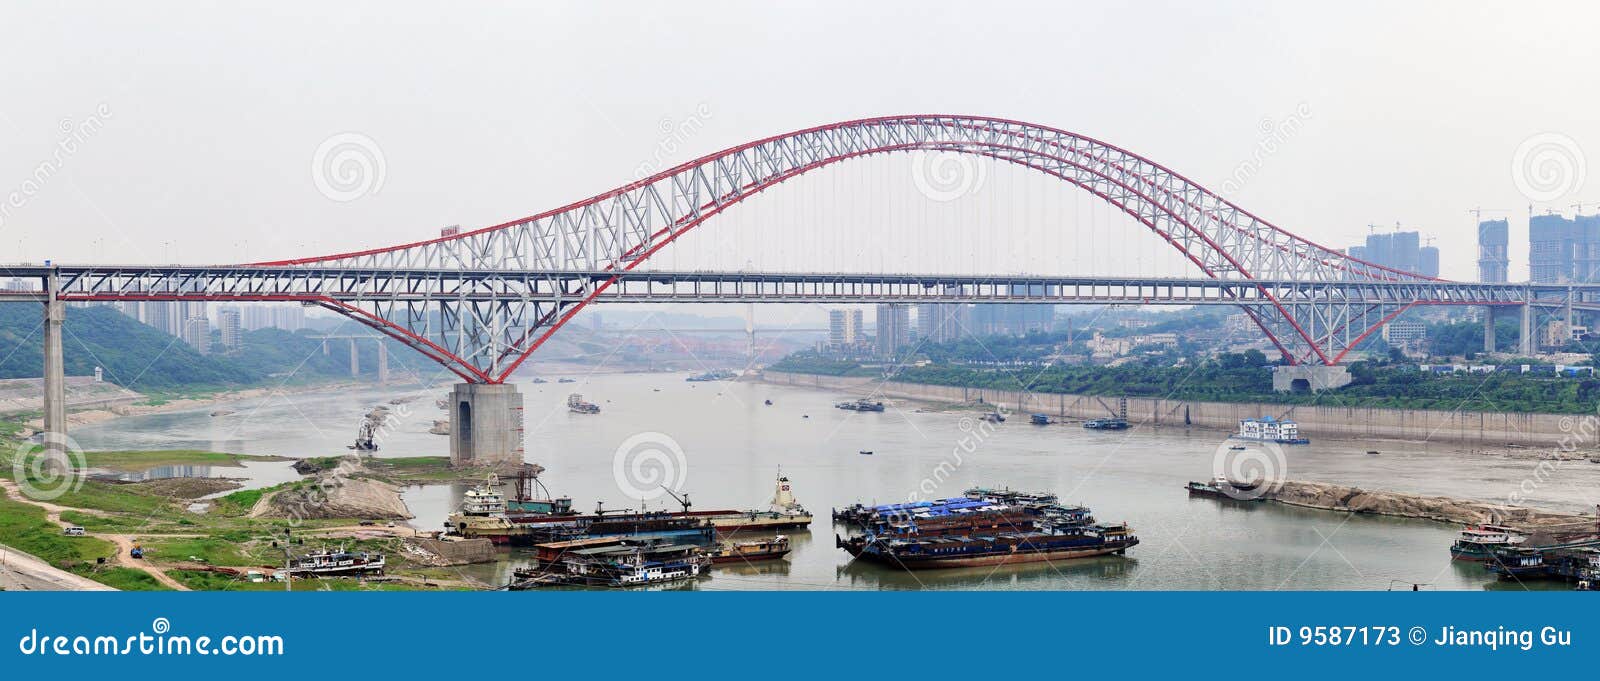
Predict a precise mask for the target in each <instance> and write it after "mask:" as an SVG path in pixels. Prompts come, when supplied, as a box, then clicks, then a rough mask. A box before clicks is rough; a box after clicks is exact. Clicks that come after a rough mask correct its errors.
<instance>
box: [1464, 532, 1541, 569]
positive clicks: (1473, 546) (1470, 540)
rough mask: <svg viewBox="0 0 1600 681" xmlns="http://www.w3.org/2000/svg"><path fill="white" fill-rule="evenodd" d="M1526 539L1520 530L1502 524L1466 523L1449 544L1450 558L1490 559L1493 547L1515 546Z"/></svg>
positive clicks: (1468, 559) (1479, 561)
mask: <svg viewBox="0 0 1600 681" xmlns="http://www.w3.org/2000/svg"><path fill="white" fill-rule="evenodd" d="M1527 540H1528V538H1527V536H1526V535H1524V534H1522V532H1521V531H1520V530H1517V529H1515V528H1511V527H1506V526H1504V525H1487V524H1484V525H1468V526H1467V527H1465V528H1463V529H1462V530H1461V534H1460V535H1459V536H1457V537H1456V541H1455V543H1453V544H1451V545H1450V559H1451V560H1465V561H1471V562H1475V563H1481V562H1484V561H1487V560H1490V559H1492V558H1493V557H1494V555H1495V549H1498V548H1516V547H1517V545H1518V544H1521V543H1523V542H1525V541H1527Z"/></svg>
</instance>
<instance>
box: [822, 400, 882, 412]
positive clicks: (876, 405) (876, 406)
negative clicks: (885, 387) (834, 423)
mask: <svg viewBox="0 0 1600 681" xmlns="http://www.w3.org/2000/svg"><path fill="white" fill-rule="evenodd" d="M833 406H834V408H836V409H843V410H845V411H883V409H884V407H883V403H882V402H873V401H870V400H856V401H854V402H840V403H838V404H835V405H833Z"/></svg>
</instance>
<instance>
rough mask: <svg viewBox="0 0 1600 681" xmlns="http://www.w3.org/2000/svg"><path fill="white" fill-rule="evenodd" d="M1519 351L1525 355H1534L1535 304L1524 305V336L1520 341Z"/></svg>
mask: <svg viewBox="0 0 1600 681" xmlns="http://www.w3.org/2000/svg"><path fill="white" fill-rule="evenodd" d="M1518 343H1519V346H1518V352H1520V353H1522V355H1523V356H1524V357H1532V356H1533V306H1532V305H1523V306H1522V338H1521V339H1520V340H1519V341H1518Z"/></svg>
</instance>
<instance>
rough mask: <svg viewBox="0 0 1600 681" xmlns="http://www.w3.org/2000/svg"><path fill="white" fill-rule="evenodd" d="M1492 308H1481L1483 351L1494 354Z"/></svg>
mask: <svg viewBox="0 0 1600 681" xmlns="http://www.w3.org/2000/svg"><path fill="white" fill-rule="evenodd" d="M1494 341H1495V338H1494V306H1493V305H1490V306H1489V307H1485V308H1483V351H1484V352H1494V351H1495V350H1494Z"/></svg>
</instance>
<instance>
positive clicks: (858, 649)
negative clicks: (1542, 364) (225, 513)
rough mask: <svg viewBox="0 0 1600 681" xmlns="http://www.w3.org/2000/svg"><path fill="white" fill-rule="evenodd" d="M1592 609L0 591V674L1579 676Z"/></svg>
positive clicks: (1176, 597)
mask: <svg viewBox="0 0 1600 681" xmlns="http://www.w3.org/2000/svg"><path fill="white" fill-rule="evenodd" d="M1590 605H1591V604H1590V603H1589V601H1588V597H1587V595H1585V594H1580V593H1573V592H1565V593H1429V592H1422V593H1411V592H1404V593H1213V592H1206V593H1198V592H1184V593H1157V592H1138V593H1106V592H1093V593H1076V592H1038V593H1020V592H1010V593H948V592H945V593H940V592H921V593H875V594H874V593H866V594H863V593H797V592H782V593H757V592H748V593H670V592H669V593H637V592H632V593H630V592H606V593H562V592H527V593H453V594H428V593H381V594H375V593H362V594H351V593H295V594H241V593H192V594H140V593H123V594H83V593H60V594H37V593H8V594H4V595H0V635H3V637H4V638H3V640H0V643H3V646H0V649H3V650H4V652H3V653H0V669H4V670H6V671H7V674H6V676H7V677H8V678H15V679H53V678H75V677H78V675H80V674H87V673H95V674H98V673H108V674H119V675H128V674H137V675H139V676H150V675H153V674H162V673H178V674H217V675H223V676H220V677H216V678H225V679H228V680H229V681H233V680H236V679H249V678H274V679H283V678H307V677H308V675H309V676H314V677H321V676H327V675H335V676H351V675H354V676H359V677H362V678H373V677H379V678H381V677H382V676H384V675H388V676H394V677H397V678H416V677H421V676H428V677H434V678H447V677H446V676H445V675H449V677H448V678H463V677H466V676H480V675H489V676H491V677H500V676H509V677H512V678H517V679H522V678H537V679H538V680H539V681H547V680H551V679H559V678H561V677H563V676H571V677H572V678H575V679H576V678H596V675H598V678H616V677H619V676H624V675H625V676H628V677H633V678H657V677H663V678H667V679H672V678H686V679H689V678H692V679H696V680H697V681H698V680H699V679H721V678H730V679H731V678H739V679H749V678H761V679H821V678H831V677H835V676H849V677H855V676H860V675H863V674H874V675H883V676H887V677H888V678H894V679H915V678H924V677H925V678H930V679H931V678H940V679H944V678H950V677H951V675H961V676H963V677H970V676H972V675H982V676H984V677H986V678H987V677H1000V676H1004V677H1015V676H1016V675H1018V674H1031V675H1033V676H1032V677H1031V678H1041V679H1052V678H1067V677H1078V676H1082V675H1084V674H1088V673H1138V674H1148V673H1156V672H1159V673H1177V674H1184V675H1185V676H1186V677H1190V678H1193V677H1199V678H1212V677H1227V678H1237V677H1239V676H1240V675H1263V676H1283V675H1288V677H1289V678H1295V679H1302V678H1342V679H1347V680H1348V679H1349V678H1351V677H1350V676H1349V675H1350V674H1351V673H1352V672H1355V671H1359V670H1363V669H1365V670H1372V671H1374V672H1381V673H1382V675H1383V676H1382V678H1402V677H1404V676H1405V675H1409V674H1415V675H1417V678H1418V679H1422V678H1438V677H1444V676H1452V677H1453V676H1460V675H1463V674H1470V675H1473V676H1481V675H1483V674H1485V673H1495V672H1501V673H1515V674H1518V675H1528V674H1536V675H1545V674H1550V673H1552V672H1556V673H1559V672H1561V671H1562V670H1565V669H1568V668H1569V667H1570V668H1571V669H1573V670H1574V671H1575V672H1579V673H1583V674H1586V675H1587V674H1590V673H1592V666H1591V665H1592V664H1593V663H1594V662H1595V661H1596V659H1597V658H1596V655H1595V653H1594V650H1595V647H1594V646H1595V641H1596V637H1597V636H1600V624H1597V622H1596V619H1595V617H1594V616H1593V611H1592V610H1591V609H1590V607H1589V606H1590ZM53 675H59V676H53ZM286 675H292V676H286Z"/></svg>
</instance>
